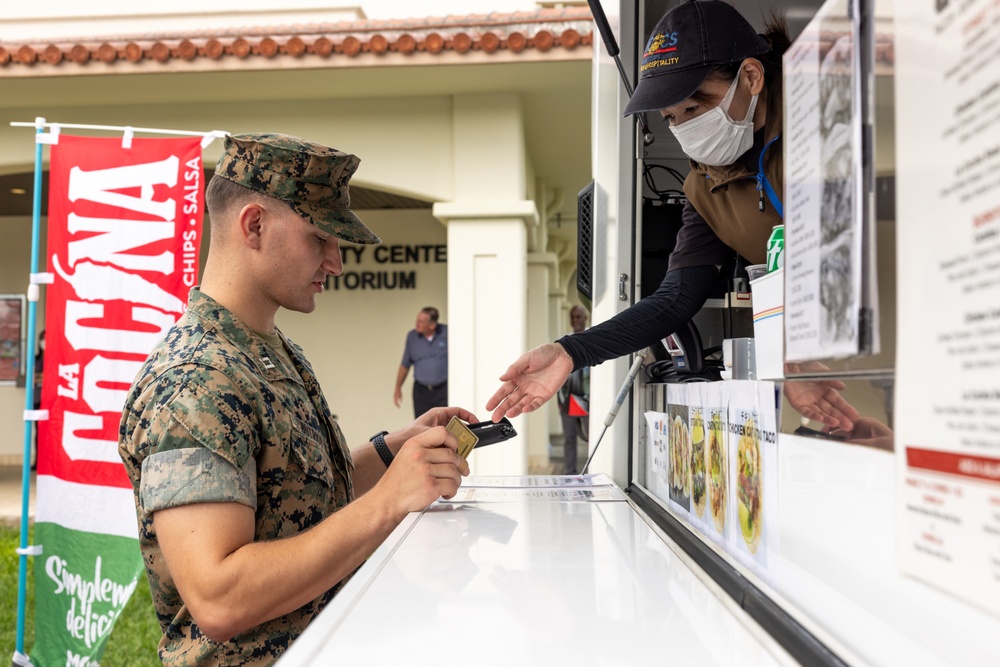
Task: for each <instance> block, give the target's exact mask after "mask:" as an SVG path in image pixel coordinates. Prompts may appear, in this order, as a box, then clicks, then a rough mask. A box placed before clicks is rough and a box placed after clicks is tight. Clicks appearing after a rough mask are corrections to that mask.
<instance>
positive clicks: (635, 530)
mask: <svg viewBox="0 0 1000 667" xmlns="http://www.w3.org/2000/svg"><path fill="white" fill-rule="evenodd" d="M525 479H530V478H511V480H512V482H511V484H512V485H514V487H512V488H504V489H503V490H502V491H500V492H497V491H487V492H485V493H482V492H480V490H481V489H483V490H486V489H485V488H484V487H485V486H493V485H495V483H496V480H497V478H489V482H486V481H483V482H482V484H483V486H479V485H478V483H477V478H475V477H471V478H469V479H468V480H467V481H466V482H465V484H464V485H463V489H465V490H466V493H468V494H470V495H471V497H472V498H473V499H472V500H469V499H468V497H467V498H466V499H464V500H462V501H460V502H451V503H444V502H438V503H435V504H434V505H432V506H431V507H429V508H428V509H427V510H425V511H424V512H422V513H419V514H412V515H410V516H409V517H407V519H406V520H405V521H404V522H403V523H402V524H401V525H400V526H399V528H398V529H397V530H396V531H395V532H394V533H393V534H392V535H390V537H389V538H388V539H387V540H386V542H385V543H384V544H383V545H382V546H381V547H380V548H379V549H378V550H377V551H376V552H375V553H374V554H373V555H372V557H371V558H370V559H369V560H368V562H367V563H366V564H365V565H364V566H363V567H362V568H361V569H360V570H359V571H358V572H357V574H356V575H355V576H354V578H353V579H352V580H351V581H350V582H348V584H347V585H346V586H345V587H344V589H343V590H342V591H341V592H340V594H339V595H338V596H337V597H336V598H335V599H334V601H333V602H332V603H331V604H330V606H329V607H327V609H326V610H324V611H323V613H322V614H320V616H319V617H317V618H316V620H315V621H314V622H313V623H312V625H310V627H309V628H308V629H307V630H306V632H305V633H304V634H303V635H302V636H301V637H300V638H299V639H298V640H297V641H296V642H295V643H294V644H293V645H292V648H291V649H290V650H289V651H288V652H287V653H286V654H285V656H284V657H283V658H282V659H281V660H280V661H279V663H278V664H279V665H280V667H293V666H295V665H328V664H333V662H334V661H341V660H353V659H364V660H365V661H366V664H373V665H390V664H404V665H407V666H409V665H421V664H434V665H441V664H449V663H452V662H455V661H466V662H468V663H469V664H474V665H477V666H484V665H504V666H505V667H506V666H508V665H534V664H545V663H554V662H556V661H559V662H562V663H565V661H571V662H575V663H579V664H583V665H622V666H625V665H628V666H633V665H637V664H641V663H642V662H646V661H649V662H650V664H652V663H653V661H656V662H657V663H658V664H666V663H665V661H669V663H670V664H698V665H726V666H728V665H735V664H739V665H744V666H750V667H752V666H756V665H760V666H764V665H768V666H770V665H787V664H794V661H792V660H791V659H790V658H789V657H788V656H787V654H786V653H784V651H783V650H782V649H781V648H780V647H779V646H778V645H777V644H776V643H775V642H774V641H773V640H772V639H771V638H770V636H769V635H767V634H766V633H764V632H763V631H762V630H760V628H759V627H758V626H757V625H756V624H755V622H754V621H753V620H752V619H750V618H749V617H747V616H746V614H744V613H743V612H742V611H741V610H740V609H739V608H738V607H737V606H736V605H735V603H734V602H733V600H732V599H731V598H729V596H728V595H726V594H725V593H724V592H722V591H721V590H720V589H718V588H717V587H716V586H715V584H714V583H713V582H712V581H711V580H709V579H707V577H705V575H704V574H703V573H702V572H701V571H700V570H698V569H697V567H696V566H691V565H690V561H689V560H688V558H687V557H686V555H684V554H683V553H682V552H680V550H679V549H677V548H676V546H673V547H672V545H671V543H669V540H668V539H667V538H666V537H664V536H661V534H659V533H658V532H654V530H653V529H652V528H651V527H650V526H649V525H647V523H646V522H645V521H644V520H643V518H642V516H640V515H639V514H638V513H637V512H636V511H635V509H634V508H633V507H632V505H631V504H630V503H629V502H627V501H626V500H625V499H624V498H625V497H624V495H622V494H621V491H620V490H619V489H617V487H610V488H608V487H605V488H600V487H594V489H593V490H594V491H600V493H598V494H595V495H597V496H598V497H607V496H608V495H612V496H616V497H619V498H621V499H620V500H600V501H595V500H588V499H576V500H568V501H567V500H561V499H560V498H559V494H560V492H559V491H558V490H557V491H554V492H550V493H545V492H541V493H540V492H539V489H537V488H531V489H529V488H521V489H519V488H516V485H517V484H518V481H519V480H525ZM501 485H502V482H501ZM477 494H478V495H479V496H482V497H483V498H486V499H485V500H477V499H475V497H476V495H477ZM567 496H572V497H579V489H573V490H567ZM497 497H498V498H499V499H498V500H493V499H492V498H497ZM675 549H676V551H675Z"/></svg>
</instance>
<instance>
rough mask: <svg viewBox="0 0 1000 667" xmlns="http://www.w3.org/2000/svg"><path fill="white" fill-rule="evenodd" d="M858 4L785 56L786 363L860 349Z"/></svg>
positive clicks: (844, 5) (834, 9)
mask: <svg viewBox="0 0 1000 667" xmlns="http://www.w3.org/2000/svg"><path fill="white" fill-rule="evenodd" d="M856 3H857V0H830V1H828V2H826V3H825V4H824V5H823V7H822V8H820V10H819V11H818V12H817V14H816V16H815V18H814V19H813V20H812V21H811V22H810V23H809V24H808V25H807V26H806V28H805V30H803V32H802V34H801V35H800V36H799V37H798V39H796V40H795V43H794V44H792V46H791V47H790V48H789V49H788V51H787V52H786V53H785V55H784V57H783V67H784V72H785V75H784V87H785V133H784V150H785V196H784V203H785V218H784V222H785V360H786V361H809V360H814V359H829V358H839V357H846V356H851V355H856V354H858V352H859V350H860V349H861V333H860V331H859V328H860V323H859V319H860V317H859V316H860V312H861V308H862V306H863V303H862V261H861V246H862V232H863V227H862V225H863V203H864V202H863V197H862V191H863V187H862V185H863V181H862V169H863V165H862V159H863V152H862V150H861V128H862V119H863V114H862V105H861V88H860V86H861V84H860V81H861V77H860V74H859V71H860V62H859V61H860V58H859V55H858V54H859V47H858V45H859V37H858V35H859V31H858V21H857V19H856V18H854V19H852V17H857V16H858V10H857V8H856Z"/></svg>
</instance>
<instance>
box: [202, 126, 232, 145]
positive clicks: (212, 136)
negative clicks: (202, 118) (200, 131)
mask: <svg viewBox="0 0 1000 667" xmlns="http://www.w3.org/2000/svg"><path fill="white" fill-rule="evenodd" d="M227 134H229V133H228V132H226V131H225V130H212V131H211V132H206V133H205V134H204V135H203V136H202V138H201V147H202V148H208V145H209V144H211V143H212V142H213V141H215V140H216V139H225V138H226V135H227Z"/></svg>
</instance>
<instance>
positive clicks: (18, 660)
mask: <svg viewBox="0 0 1000 667" xmlns="http://www.w3.org/2000/svg"><path fill="white" fill-rule="evenodd" d="M11 662H13V663H14V664H15V665H17V666H18V667H34V665H35V663H33V662H31V658H29V657H28V656H26V655H25V654H23V653H21V652H20V651H14V657H13V658H11Z"/></svg>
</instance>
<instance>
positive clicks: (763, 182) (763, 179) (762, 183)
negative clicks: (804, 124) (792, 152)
mask: <svg viewBox="0 0 1000 667" xmlns="http://www.w3.org/2000/svg"><path fill="white" fill-rule="evenodd" d="M780 137H781V135H780V134H779V135H778V136H776V137H775V138H774V139H771V140H770V141H769V142H767V144H765V145H764V150H762V151H761V152H760V168H759V170H758V171H757V189H758V190H760V191H761V195H760V203H759V204H758V205H757V208H758V209H759V210H761V211H763V210H764V194H765V193H766V194H767V198H768V199H770V200H771V205H772V206H774V210H775V211H777V212H778V217H780V218H781V219H782V220H784V219H785V209H784V207H782V205H781V200H780V199H778V194H777V193H776V192H775V191H774V188H773V187H771V181H769V180H767V176H765V175H764V154H765V153H767V149H768V148H770V146H771V144H773V143H774V142H775V141H777V140H778V139H779V138H780Z"/></svg>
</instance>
